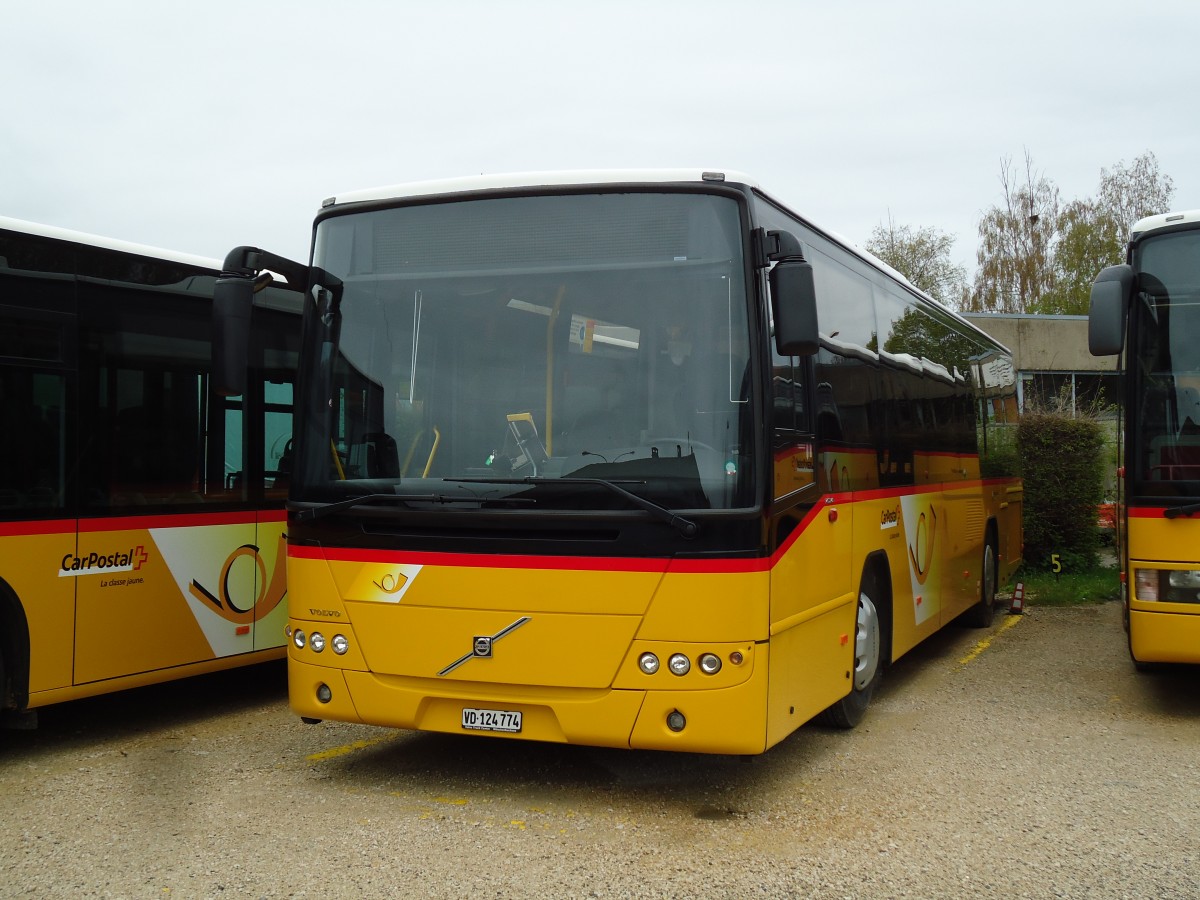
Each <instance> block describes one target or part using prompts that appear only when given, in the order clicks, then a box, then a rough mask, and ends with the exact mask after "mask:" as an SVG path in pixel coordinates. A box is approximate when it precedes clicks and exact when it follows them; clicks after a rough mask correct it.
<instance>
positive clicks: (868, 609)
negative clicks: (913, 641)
mask: <svg viewBox="0 0 1200 900" xmlns="http://www.w3.org/2000/svg"><path fill="white" fill-rule="evenodd" d="M877 596H878V593H877V592H876V590H875V588H874V585H873V583H872V582H871V581H870V580H869V578H868V577H866V576H864V578H863V584H862V587H861V588H860V589H859V591H858V611H857V614H856V617H855V619H856V620H855V629H854V670H853V672H851V673H850V676H851V678H852V685H851V688H850V693H849V694H847V695H846V696H845V697H843V698H842V699H841V700H839V701H838V702H837V703H835V704H833V706H831V707H829V708H828V709H827V710H825V711H824V712H823V713H821V714H820V716H819V717H818V719H819V721H821V722H824V723H825V724H827V725H833V726H834V727H836V728H853V727H854V726H855V725H857V724H858V723H859V722H861V721H862V720H863V716H865V715H866V714H867V707H868V706H870V705H871V697H872V695H873V694H874V693H875V688H876V687H878V685H879V680H880V678H881V677H882V675H883V652H882V648H883V625H882V622H881V621H880V617H879V608H878V607H877V606H876V604H875V597H877Z"/></svg>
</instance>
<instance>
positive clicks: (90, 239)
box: [0, 216, 221, 271]
mask: <svg viewBox="0 0 1200 900" xmlns="http://www.w3.org/2000/svg"><path fill="white" fill-rule="evenodd" d="M0 230H3V231H16V232H20V233H21V234H29V235H34V236H35V237H44V238H50V239H51V240H56V241H67V242H69V243H72V244H83V245H84V246H87V247H97V248H99V249H102V250H114V251H116V252H118V253H130V254H133V255H135V256H145V257H148V258H150V259H161V260H166V261H168V262H176V263H182V264H183V265H188V266H196V267H198V268H201V269H214V270H216V271H220V270H221V261H220V260H218V259H209V258H207V257H204V256H196V255H194V254H191V253H180V252H178V251H176V250H163V249H161V248H159V247H149V246H146V245H144V244H134V243H131V242H129V241H121V240H117V239H116V238H109V237H101V236H100V235H96V234H87V233H86V232H82V231H71V230H70V229H67V228H59V227H58V226H57V225H41V224H38V223H37V222H26V221H24V220H23V219H10V218H8V217H7V216H0Z"/></svg>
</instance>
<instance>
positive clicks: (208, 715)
mask: <svg viewBox="0 0 1200 900" xmlns="http://www.w3.org/2000/svg"><path fill="white" fill-rule="evenodd" d="M0 796H3V797H4V802H3V813H2V814H0V896H3V897H26V896H27V897H45V896H76V895H78V896H90V897H156V898H163V897H223V896H236V897H342V896H346V897H349V896H364V895H365V896H384V895H387V896H414V897H415V896H420V897H463V896H475V897H603V898H619V897H693V896H704V897H754V896H761V897H789V896H794V897H816V898H877V897H914V898H915V897H920V898H940V897H945V898H950V897H954V898H958V897H965V896H972V897H1004V898H1010V897H1031V898H1032V897H1037V898H1041V897H1078V898H1085V897H1086V898H1194V897H1197V896H1200V673H1198V672H1197V671H1195V670H1193V669H1182V670H1174V671H1166V672H1162V673H1155V674H1152V675H1138V674H1136V673H1135V672H1134V671H1133V668H1132V666H1131V665H1130V663H1129V661H1128V658H1127V655H1126V651H1125V646H1124V636H1123V633H1122V632H1121V629H1120V609H1119V607H1118V606H1117V604H1105V605H1103V606H1092V607H1081V608H1076V609H1040V608H1037V607H1034V608H1033V609H1031V610H1030V611H1029V612H1028V613H1027V614H1026V615H1024V616H1020V617H1008V616H1003V615H997V618H996V624H995V626H994V627H993V628H992V629H988V630H985V631H975V630H969V629H960V628H956V627H951V628H949V629H947V630H946V631H944V632H943V633H942V634H940V635H938V636H936V637H934V638H933V639H932V640H931V641H929V642H927V643H926V644H925V645H924V646H922V647H920V648H918V649H917V650H916V651H914V652H913V653H912V654H910V655H909V656H908V657H907V658H905V659H904V660H902V661H901V662H900V663H898V664H897V665H896V666H894V667H893V668H892V669H891V670H890V671H889V673H888V676H887V682H886V684H885V688H884V690H883V691H882V693H881V695H880V696H879V697H878V698H877V701H876V704H875V706H874V707H873V708H872V710H871V712H870V714H869V715H868V718H867V720H866V721H865V722H864V723H863V725H861V726H860V727H859V728H858V729H856V730H854V731H850V732H839V731H834V730H830V729H825V728H821V727H818V726H815V725H808V726H806V727H804V728H802V729H801V730H800V731H798V732H797V733H796V734H794V735H793V736H792V737H791V738H789V739H788V740H786V741H784V742H783V743H782V744H780V745H779V746H777V747H775V748H774V749H772V750H771V751H770V752H769V753H767V754H766V755H764V756H762V757H758V758H754V759H751V760H744V759H735V758H730V757H708V756H678V755H666V754H655V753H632V752H618V751H610V750H595V749H590V748H580V747H559V746H553V745H540V744H530V743H523V742H515V741H506V740H501V739H494V738H492V739H489V738H458V737H449V736H440V735H417V734H410V733H406V732H392V731H386V730H382V729H375V728H368V727H360V726H350V725H341V724H332V723H327V724H323V725H319V726H304V725H302V724H300V723H299V722H298V720H297V719H296V718H295V717H294V716H292V715H291V714H290V713H289V712H288V710H287V708H286V702H285V690H284V671H283V668H282V666H281V665H270V666H263V667H257V668H255V669H252V670H247V671H243V672H238V673H227V674H223V675H218V676H211V677H206V678H200V679H192V680H190V681H188V682H182V683H178V684H174V685H164V686H159V687H154V688H148V689H144V690H140V691H133V692H127V693H125V694H121V695H117V696H113V697H105V698H97V699H95V700H88V701H81V702H78V703H72V704H65V705H62V706H59V707H54V708H51V709H49V710H44V711H43V712H42V715H41V727H40V728H39V730H37V731H34V732H0Z"/></svg>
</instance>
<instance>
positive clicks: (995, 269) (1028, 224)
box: [967, 150, 1060, 313]
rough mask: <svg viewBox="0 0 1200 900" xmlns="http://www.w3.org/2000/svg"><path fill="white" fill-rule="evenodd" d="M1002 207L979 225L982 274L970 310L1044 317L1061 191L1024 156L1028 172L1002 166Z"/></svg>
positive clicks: (1050, 289)
mask: <svg viewBox="0 0 1200 900" xmlns="http://www.w3.org/2000/svg"><path fill="white" fill-rule="evenodd" d="M1000 185H1001V188H1002V190H1003V194H1004V198H1003V201H1002V202H1001V203H1000V204H999V205H997V206H993V207H992V208H991V209H989V210H987V211H986V212H985V213H984V214H983V218H982V219H981V220H980V222H979V249H978V250H977V251H976V260H977V262H978V263H979V269H978V271H977V272H976V274H975V284H974V288H973V290H972V291H971V294H970V297H969V301H968V304H967V308H968V309H970V310H971V311H975V312H1013V313H1022V312H1040V311H1041V310H1040V309H1039V308H1038V304H1039V302H1040V301H1041V299H1042V298H1043V297H1046V296H1047V295H1050V294H1052V293H1053V289H1054V285H1055V270H1054V265H1053V259H1054V244H1055V240H1056V238H1057V228H1058V219H1059V214H1060V210H1059V205H1060V204H1059V193H1058V187H1057V185H1055V184H1054V183H1053V182H1052V181H1050V180H1049V179H1048V178H1046V177H1045V176H1044V175H1042V174H1041V173H1040V172H1038V171H1036V170H1035V169H1034V166H1033V158H1032V157H1031V156H1030V154H1029V151H1028V150H1026V151H1025V172H1024V176H1023V177H1022V176H1021V175H1020V174H1019V173H1018V172H1016V171H1014V169H1013V165H1012V160H1011V158H1009V157H1005V158H1004V159H1002V160H1001V168H1000Z"/></svg>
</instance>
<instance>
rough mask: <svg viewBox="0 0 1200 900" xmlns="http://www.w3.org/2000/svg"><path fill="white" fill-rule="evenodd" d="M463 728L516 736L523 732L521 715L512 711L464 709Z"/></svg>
mask: <svg viewBox="0 0 1200 900" xmlns="http://www.w3.org/2000/svg"><path fill="white" fill-rule="evenodd" d="M462 727H463V728H469V729H471V730H472V731H507V732H511V733H513V734H515V733H517V732H519V731H520V730H521V713H520V711H519V710H512V709H464V710H463V711H462Z"/></svg>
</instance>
